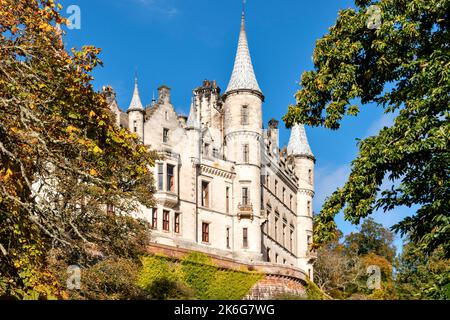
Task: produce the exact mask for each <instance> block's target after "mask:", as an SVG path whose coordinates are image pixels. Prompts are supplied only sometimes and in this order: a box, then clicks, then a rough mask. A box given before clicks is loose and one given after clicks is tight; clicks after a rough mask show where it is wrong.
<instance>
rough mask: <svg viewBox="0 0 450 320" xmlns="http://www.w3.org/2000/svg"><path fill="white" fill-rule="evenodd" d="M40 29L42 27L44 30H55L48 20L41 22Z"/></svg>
mask: <svg viewBox="0 0 450 320" xmlns="http://www.w3.org/2000/svg"><path fill="white" fill-rule="evenodd" d="M39 29H41V30H42V31H44V32H50V31H52V30H53V26H52V25H51V24H49V23H47V22H41V23H40V24H39Z"/></svg>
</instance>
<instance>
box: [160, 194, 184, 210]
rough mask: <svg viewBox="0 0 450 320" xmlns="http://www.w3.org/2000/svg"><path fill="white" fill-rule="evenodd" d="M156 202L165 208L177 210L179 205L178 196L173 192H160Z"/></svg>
mask: <svg viewBox="0 0 450 320" xmlns="http://www.w3.org/2000/svg"><path fill="white" fill-rule="evenodd" d="M155 200H156V201H157V202H158V203H159V204H161V205H162V206H164V207H168V208H175V207H176V206H177V205H178V201H179V199H178V194H176V193H175V192H171V191H158V192H157V193H156V194H155Z"/></svg>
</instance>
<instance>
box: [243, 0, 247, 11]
mask: <svg viewBox="0 0 450 320" xmlns="http://www.w3.org/2000/svg"><path fill="white" fill-rule="evenodd" d="M246 4H247V0H242V14H245V5H246Z"/></svg>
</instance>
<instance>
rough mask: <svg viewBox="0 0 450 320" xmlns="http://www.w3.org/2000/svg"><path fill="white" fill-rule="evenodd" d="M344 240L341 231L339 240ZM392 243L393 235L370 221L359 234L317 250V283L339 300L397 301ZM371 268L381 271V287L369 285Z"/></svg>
mask: <svg viewBox="0 0 450 320" xmlns="http://www.w3.org/2000/svg"><path fill="white" fill-rule="evenodd" d="M341 237H342V236H341V233H340V232H339V234H338V235H337V238H338V239H340V238H341ZM392 242H393V234H392V232H391V231H389V230H388V229H386V228H384V227H383V226H382V225H381V224H378V223H376V222H375V221H373V219H370V218H368V219H366V220H365V221H364V222H363V223H362V225H361V226H360V227H359V230H358V231H356V232H352V233H350V234H348V235H347V236H345V237H344V238H343V240H342V241H339V240H333V241H331V242H329V243H327V244H326V245H323V246H321V247H320V248H319V249H318V250H317V261H316V262H315V264H314V281H315V282H316V283H317V284H318V286H319V287H320V288H321V289H322V290H324V291H325V292H326V293H327V294H329V295H330V296H332V297H333V298H336V299H393V298H396V293H395V285H394V279H393V264H394V261H395V259H394V257H395V251H396V249H395V247H394V246H393V244H392ZM371 267H376V268H377V270H379V271H380V276H381V277H380V288H369V287H368V285H367V279H368V276H369V274H368V272H367V271H368V270H371Z"/></svg>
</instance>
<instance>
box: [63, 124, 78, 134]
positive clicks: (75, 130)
mask: <svg viewBox="0 0 450 320" xmlns="http://www.w3.org/2000/svg"><path fill="white" fill-rule="evenodd" d="M79 131H80V129H78V128H76V127H74V126H72V125H69V126H68V127H67V128H66V132H67V133H72V132H79Z"/></svg>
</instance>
